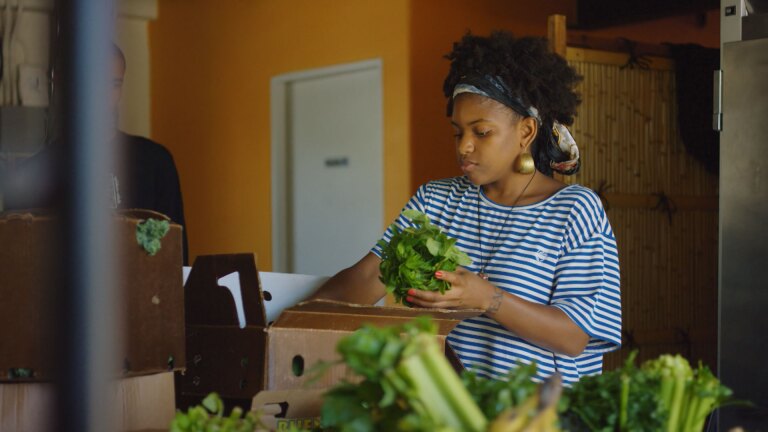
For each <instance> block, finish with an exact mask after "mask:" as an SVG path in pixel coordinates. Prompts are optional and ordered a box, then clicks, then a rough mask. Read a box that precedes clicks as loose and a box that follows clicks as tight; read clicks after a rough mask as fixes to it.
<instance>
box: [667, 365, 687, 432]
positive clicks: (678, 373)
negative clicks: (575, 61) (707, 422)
mask: <svg viewBox="0 0 768 432" xmlns="http://www.w3.org/2000/svg"><path fill="white" fill-rule="evenodd" d="M671 360H672V361H671V363H672V364H671V366H672V376H673V379H674V388H673V390H672V402H671V408H670V411H669V419H668V420H667V432H678V431H679V430H680V426H681V415H682V411H683V402H684V401H685V392H686V388H687V387H688V382H689V381H690V379H691V377H692V375H693V371H692V370H691V366H690V365H689V364H688V361H687V360H686V359H685V358H683V357H681V356H680V355H676V356H674V357H673V358H672V359H671Z"/></svg>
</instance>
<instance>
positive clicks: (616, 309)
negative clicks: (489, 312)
mask: <svg viewBox="0 0 768 432" xmlns="http://www.w3.org/2000/svg"><path fill="white" fill-rule="evenodd" d="M406 208H410V209H415V210H418V211H421V212H423V213H426V214H427V216H429V218H430V220H431V221H432V222H433V223H434V224H435V225H437V226H439V227H440V229H442V230H443V231H444V232H445V233H446V234H447V235H449V236H451V237H454V238H456V239H457V242H456V245H457V246H458V247H459V248H460V249H461V250H463V251H464V252H466V253H467V254H468V255H469V257H470V258H472V261H473V264H471V265H469V266H467V269H468V270H470V271H473V272H479V271H480V269H481V266H482V263H481V260H483V263H485V262H487V263H488V264H487V266H486V268H485V273H486V274H488V276H489V281H490V282H491V283H493V284H494V285H495V286H497V287H500V288H502V289H504V290H505V291H507V292H509V293H512V294H514V295H517V296H519V297H521V298H523V299H525V300H528V301H531V302H534V303H539V304H545V305H552V306H555V307H558V308H560V309H561V310H562V311H564V312H565V313H566V314H567V315H568V316H569V317H570V318H571V319H572V320H573V321H574V322H575V323H576V324H577V325H578V326H579V327H581V329H582V330H584V331H585V332H586V333H587V334H588V335H589V337H590V339H589V343H588V344H587V347H586V349H585V350H584V352H583V353H582V354H581V355H579V356H578V357H569V356H566V355H563V354H558V353H554V352H552V351H549V350H547V349H544V348H541V347H538V346H536V345H534V344H532V343H530V342H528V341H526V340H524V339H522V338H520V337H518V336H517V335H515V334H514V333H513V332H510V331H509V330H507V329H506V328H504V327H502V326H501V325H500V324H499V323H498V322H496V321H494V320H492V319H490V318H487V317H486V316H484V315H482V316H479V317H476V318H470V319H467V320H464V321H462V322H461V323H459V324H458V325H457V326H456V328H454V330H453V331H452V332H451V333H450V334H449V336H448V341H449V343H450V344H451V346H452V347H453V349H454V350H455V351H456V353H457V354H458V355H459V358H460V359H461V361H462V363H463V364H464V366H465V367H467V368H468V369H471V370H474V371H476V372H477V373H478V374H479V375H481V376H485V377H491V378H502V377H504V375H506V373H507V372H508V371H509V369H510V368H512V367H514V366H515V365H516V364H517V363H518V362H521V363H531V362H534V361H535V362H536V364H537V365H538V372H537V376H536V378H537V379H538V380H541V379H544V378H546V377H548V376H550V375H552V374H553V373H555V372H560V374H561V375H562V376H563V381H564V383H565V384H572V383H574V382H576V381H578V380H579V378H580V377H582V376H585V375H591V374H597V373H600V372H601V371H602V365H603V354H604V353H606V352H608V351H612V350H615V349H617V348H618V347H619V346H620V345H621V296H620V289H619V285H620V278H619V258H618V252H617V249H616V239H615V238H614V235H613V231H612V230H611V226H610V224H609V222H608V218H607V217H606V214H605V211H604V209H603V206H602V203H601V202H600V199H599V198H598V196H597V195H596V194H595V193H594V192H593V191H592V190H590V189H588V188H585V187H583V186H579V185H572V186H568V187H565V188H563V189H561V190H560V191H558V192H557V193H555V194H554V195H552V196H551V197H549V198H547V199H546V200H544V201H541V202H538V203H535V204H531V205H526V206H516V207H509V206H503V205H499V204H496V203H494V202H493V201H491V200H489V199H488V198H487V197H486V196H485V195H484V194H483V192H482V191H481V190H479V189H478V187H477V186H475V185H473V184H472V183H471V182H470V181H469V180H468V179H467V178H466V177H455V178H451V179H445V180H438V181H433V182H429V183H427V184H425V185H422V186H421V187H420V188H419V189H418V191H417V192H416V195H414V196H413V197H412V198H411V200H410V201H409V202H408V204H407V205H406ZM505 220H506V224H504V222H505ZM396 224H397V225H398V226H400V227H401V228H403V227H405V226H408V225H410V222H409V221H408V220H407V219H405V218H404V217H403V216H402V215H401V216H400V217H399V218H398V219H397V221H396ZM502 225H503V226H502ZM480 233H482V241H478V240H479V238H480V237H479V236H480ZM390 237H391V234H390V233H389V231H387V232H385V233H384V236H383V239H384V240H385V241H389V239H390ZM494 240H495V241H494ZM372 251H373V253H375V254H376V255H378V256H379V257H380V256H381V250H380V248H378V247H374V248H373V250H372Z"/></svg>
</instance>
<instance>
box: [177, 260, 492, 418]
mask: <svg viewBox="0 0 768 432" xmlns="http://www.w3.org/2000/svg"><path fill="white" fill-rule="evenodd" d="M232 278H234V279H236V280H237V281H238V283H237V284H233V283H231V282H227V281H228V280H230V279H232ZM234 285H237V287H236V288H233V286H234ZM277 290H279V287H272V288H270V291H271V292H272V293H275V292H276V291H277ZM185 292H186V296H185V302H186V316H187V358H188V359H189V361H188V365H187V370H186V372H185V374H184V375H182V376H179V382H178V383H177V384H178V387H177V393H179V394H180V399H179V401H178V406H179V407H180V408H182V409H183V408H186V406H189V405H195V404H198V403H199V402H200V401H201V400H202V399H203V398H204V397H205V396H206V395H207V394H208V393H210V392H213V391H216V392H218V393H219V394H220V395H221V397H222V399H223V400H224V402H225V405H226V406H228V407H231V406H233V405H237V406H240V407H242V408H243V409H246V410H247V409H249V408H250V406H251V403H252V398H253V396H254V395H256V394H257V393H259V392H260V391H262V390H290V389H302V390H306V389H308V388H312V389H325V388H328V387H330V386H332V385H334V384H336V383H337V382H339V380H340V379H341V378H343V377H345V376H346V375H347V369H346V366H344V365H337V366H335V367H334V368H332V369H331V370H330V371H329V372H328V373H327V374H326V375H325V376H324V377H323V378H321V379H320V380H317V381H316V382H314V383H312V384H310V383H309V382H308V381H309V379H308V377H307V375H306V374H304V371H306V370H308V369H309V368H311V367H312V366H313V365H314V364H316V363H317V362H320V361H334V360H337V359H338V358H339V356H338V354H337V353H336V344H337V342H338V340H339V339H341V338H342V337H344V336H346V335H348V334H350V333H351V332H353V331H355V330H356V329H358V328H359V327H360V326H361V325H362V324H364V323H371V324H374V325H379V326H384V325H392V324H400V323H403V322H406V321H410V320H412V319H414V318H415V317H417V316H422V315H431V316H432V317H433V319H434V321H435V323H436V324H437V326H438V329H439V334H438V336H437V339H438V342H439V343H440V344H441V346H443V347H444V348H446V350H447V355H448V357H449V359H451V360H452V363H453V364H454V366H456V367H459V364H458V359H457V358H456V356H455V355H454V354H453V353H452V350H450V348H449V347H448V345H447V344H446V343H445V338H446V336H447V334H448V333H449V332H450V331H451V330H452V329H453V327H454V326H456V324H458V323H459V321H461V320H463V319H465V318H469V317H472V316H477V315H479V314H480V313H481V311H476V310H470V311H452V310H438V309H430V310H426V309H409V308H401V307H374V306H362V305H353V304H347V303H338V302H328V301H312V302H306V303H300V304H298V305H296V306H294V307H291V308H288V309H285V310H284V311H283V313H282V314H281V315H280V317H279V318H278V319H277V320H276V321H275V322H274V323H272V324H271V325H269V323H268V322H267V321H266V314H265V305H266V304H267V303H268V301H269V300H265V298H264V293H263V290H262V288H261V286H260V284H259V277H258V272H257V270H256V266H255V264H254V259H253V256H252V255H248V254H241V255H215V256H201V257H198V258H197V260H196V261H195V264H194V266H193V268H192V272H191V274H190V276H189V280H188V282H187V285H186V287H185Z"/></svg>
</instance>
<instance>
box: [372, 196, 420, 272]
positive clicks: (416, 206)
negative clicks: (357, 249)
mask: <svg viewBox="0 0 768 432" xmlns="http://www.w3.org/2000/svg"><path fill="white" fill-rule="evenodd" d="M428 186H429V183H427V184H423V185H421V186H419V188H418V189H417V190H416V194H415V195H413V196H412V197H411V199H410V200H408V203H406V204H405V207H403V210H401V211H400V215H399V216H398V217H397V219H395V221H394V222H393V223H392V224H393V225H395V226H397V227H398V228H399V229H403V228H405V227H408V226H411V225H412V224H411V221H410V220H408V218H406V217H405V216H403V211H405V210H409V209H411V210H418V211H420V212H422V213H426V207H427V198H428V196H429V191H428ZM391 238H392V227H391V226H390V227H387V229H386V230H385V231H384V234H382V236H381V240H383V241H384V242H386V243H389V240H390V239H391ZM371 252H373V254H374V255H376V256H377V257H379V258H381V246H379V244H378V242H377V244H376V245H374V246H373V248H371Z"/></svg>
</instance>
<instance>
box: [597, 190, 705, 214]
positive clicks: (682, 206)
mask: <svg viewBox="0 0 768 432" xmlns="http://www.w3.org/2000/svg"><path fill="white" fill-rule="evenodd" d="M603 196H604V197H605V200H606V201H608V205H609V206H610V208H612V209H630V208H635V209H643V208H644V209H653V208H655V207H656V206H657V205H658V204H659V196H657V195H649V194H621V193H605V194H603ZM667 198H668V199H669V200H670V201H671V203H672V204H673V205H674V206H675V209H676V210H678V211H697V210H698V211H717V210H718V208H719V201H718V197H717V196H684V195H671V196H668V197H667Z"/></svg>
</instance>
